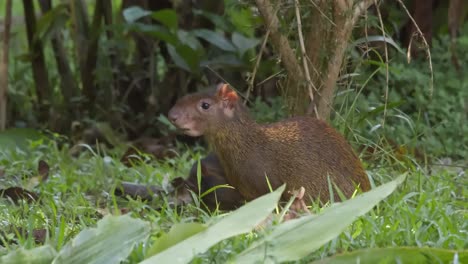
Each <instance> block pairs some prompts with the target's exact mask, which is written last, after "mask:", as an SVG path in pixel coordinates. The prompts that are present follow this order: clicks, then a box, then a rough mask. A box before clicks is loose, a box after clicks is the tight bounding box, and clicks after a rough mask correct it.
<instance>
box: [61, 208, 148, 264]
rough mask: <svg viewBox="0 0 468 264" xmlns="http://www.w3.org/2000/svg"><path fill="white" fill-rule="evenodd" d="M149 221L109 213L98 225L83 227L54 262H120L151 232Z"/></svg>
mask: <svg viewBox="0 0 468 264" xmlns="http://www.w3.org/2000/svg"><path fill="white" fill-rule="evenodd" d="M149 231H150V226H149V223H147V222H145V221H142V220H139V219H134V218H131V217H130V216H129V215H123V216H112V215H107V216H105V217H104V218H103V219H101V220H99V222H98V223H97V227H96V228H88V229H85V230H83V231H81V232H80V233H79V234H78V235H77V236H76V237H75V238H74V239H73V240H72V241H70V242H68V243H67V244H66V245H65V246H64V247H63V248H62V250H60V252H59V253H58V256H57V257H56V258H55V259H54V262H53V263H96V264H97V263H120V262H121V261H122V260H124V259H126V258H127V257H128V255H129V254H130V252H131V251H132V249H133V246H134V245H135V244H136V243H140V242H142V241H144V240H146V239H147V237H148V236H149Z"/></svg>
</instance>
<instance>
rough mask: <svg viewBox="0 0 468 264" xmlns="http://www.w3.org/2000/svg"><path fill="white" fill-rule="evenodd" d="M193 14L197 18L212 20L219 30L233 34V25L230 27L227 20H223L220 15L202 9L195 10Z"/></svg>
mask: <svg viewBox="0 0 468 264" xmlns="http://www.w3.org/2000/svg"><path fill="white" fill-rule="evenodd" d="M193 14H194V15H197V16H203V17H205V18H207V19H208V20H210V21H211V22H212V23H213V24H214V25H215V26H216V27H217V28H219V29H221V30H223V31H226V32H231V31H232V25H230V24H229V23H228V22H229V21H228V20H227V19H225V18H223V17H222V16H220V15H217V14H214V13H211V12H207V11H205V10H202V9H194V10H193Z"/></svg>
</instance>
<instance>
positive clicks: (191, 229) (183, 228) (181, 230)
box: [147, 223, 206, 256]
mask: <svg viewBox="0 0 468 264" xmlns="http://www.w3.org/2000/svg"><path fill="white" fill-rule="evenodd" d="M205 229H206V226H205V225H203V224H200V223H180V224H175V225H173V226H172V227H171V230H169V232H168V233H167V234H163V235H162V236H161V237H160V238H158V239H157V240H156V241H155V242H154V244H153V246H152V247H151V248H150V249H149V250H148V253H147V256H153V255H155V254H157V253H159V252H161V251H163V250H166V249H168V248H170V247H172V246H173V245H175V244H177V243H179V242H180V241H183V240H184V239H187V238H189V237H191V236H193V235H195V234H197V233H200V232H201V231H203V230H205Z"/></svg>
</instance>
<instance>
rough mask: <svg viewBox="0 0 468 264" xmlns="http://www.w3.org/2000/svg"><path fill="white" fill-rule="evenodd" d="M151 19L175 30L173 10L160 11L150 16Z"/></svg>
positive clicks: (175, 20) (175, 18) (175, 19)
mask: <svg viewBox="0 0 468 264" xmlns="http://www.w3.org/2000/svg"><path fill="white" fill-rule="evenodd" d="M151 17H152V18H154V19H156V20H157V21H159V22H161V24H163V25H165V26H166V27H168V28H172V29H176V28H177V25H178V23H177V14H176V12H175V11H174V9H161V10H158V11H156V12H153V13H152V14H151Z"/></svg>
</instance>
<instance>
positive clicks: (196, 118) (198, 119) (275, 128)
mask: <svg viewBox="0 0 468 264" xmlns="http://www.w3.org/2000/svg"><path fill="white" fill-rule="evenodd" d="M233 93H235V92H234V91H232V90H230V89H229V88H228V87H227V85H221V86H219V87H218V91H217V93H216V94H215V95H210V94H207V93H204V94H193V95H188V96H186V97H184V98H182V99H181V100H179V101H178V102H177V103H176V105H175V106H174V107H173V108H172V109H171V111H170V112H169V117H170V119H171V121H172V122H173V123H174V124H175V125H176V126H177V127H179V128H183V129H186V130H185V131H186V133H187V134H189V135H205V138H206V140H207V141H208V143H209V145H210V146H211V148H212V149H213V151H214V153H215V154H216V155H217V156H218V158H219V160H220V162H221V165H222V166H223V168H224V170H225V173H226V179H227V181H228V182H229V184H231V185H232V186H234V187H235V188H236V189H238V191H239V192H240V193H241V194H242V195H243V196H244V197H245V198H246V199H247V200H252V199H255V198H257V197H259V196H261V195H263V194H265V193H267V192H269V188H268V185H267V182H266V177H268V180H269V182H270V184H271V186H272V187H273V189H276V188H277V187H279V186H280V185H282V184H283V183H286V184H287V189H288V190H289V191H293V190H297V189H299V188H300V187H304V188H305V191H306V197H311V198H317V197H318V198H320V200H321V201H323V202H325V201H328V200H329V199H330V194H329V185H328V176H329V177H330V180H331V181H332V182H333V183H334V184H336V185H337V186H338V188H339V189H340V190H341V191H342V192H343V193H344V194H345V196H347V197H350V196H351V195H352V193H353V192H354V190H355V185H359V186H360V188H361V190H363V191H367V190H369V189H370V184H369V180H368V178H367V175H366V173H365V172H364V170H363V168H362V165H361V162H360V160H359V159H358V157H357V156H356V155H355V154H354V152H353V150H352V148H351V146H350V145H349V144H348V143H347V142H346V140H345V139H344V138H343V137H342V136H341V135H340V134H339V133H338V132H337V131H336V130H335V129H333V128H332V127H330V126H329V125H328V124H327V123H325V122H323V121H320V120H317V119H315V118H312V117H295V118H290V119H286V120H283V121H280V122H277V123H273V124H269V125H259V124H257V123H255V121H254V120H252V119H251V118H250V117H249V116H248V114H247V111H244V109H243V108H242V104H241V103H240V102H238V97H237V95H236V96H234V95H235V94H234V95H233ZM203 103H209V104H210V108H209V109H208V110H205V109H203V108H202V107H200V106H201V105H203ZM333 189H334V191H335V188H334V187H333ZM334 193H335V197H334V198H335V199H338V196H337V192H336V191H335V192H334ZM284 197H285V198H287V197H288V195H284Z"/></svg>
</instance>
